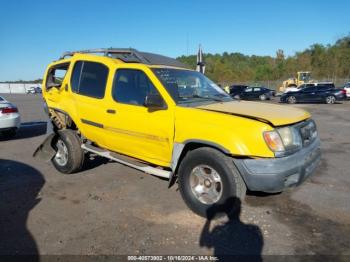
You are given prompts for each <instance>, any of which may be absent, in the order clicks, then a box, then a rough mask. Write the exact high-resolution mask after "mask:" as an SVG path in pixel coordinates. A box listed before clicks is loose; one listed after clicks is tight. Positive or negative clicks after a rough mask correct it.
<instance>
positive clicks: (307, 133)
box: [299, 120, 317, 147]
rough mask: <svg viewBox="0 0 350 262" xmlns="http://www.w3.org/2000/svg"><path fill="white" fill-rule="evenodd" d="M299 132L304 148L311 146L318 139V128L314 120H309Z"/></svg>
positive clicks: (302, 125)
mask: <svg viewBox="0 0 350 262" xmlns="http://www.w3.org/2000/svg"><path fill="white" fill-rule="evenodd" d="M299 132H300V136H301V140H302V143H303V146H304V147H306V146H308V145H309V144H311V143H312V142H313V141H314V140H315V139H316V137H317V128H316V124H315V122H314V121H313V120H308V121H306V122H304V123H303V124H301V125H300V127H299Z"/></svg>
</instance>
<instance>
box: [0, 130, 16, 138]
mask: <svg viewBox="0 0 350 262" xmlns="http://www.w3.org/2000/svg"><path fill="white" fill-rule="evenodd" d="M1 134H2V136H3V137H4V138H6V139H10V138H14V137H15V136H16V135H17V128H13V129H9V130H5V131H2V132H1Z"/></svg>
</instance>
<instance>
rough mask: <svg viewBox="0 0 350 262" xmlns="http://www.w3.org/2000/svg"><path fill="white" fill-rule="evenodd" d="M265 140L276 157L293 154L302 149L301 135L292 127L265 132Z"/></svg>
mask: <svg viewBox="0 0 350 262" xmlns="http://www.w3.org/2000/svg"><path fill="white" fill-rule="evenodd" d="M264 139H265V141H266V144H267V145H268V147H269V148H270V149H271V150H272V151H273V152H275V153H276V156H277V155H279V156H282V155H285V154H286V153H289V152H290V153H292V152H294V151H295V150H297V149H299V148H301V147H302V142H301V137H300V134H299V132H298V130H297V129H296V128H294V127H292V126H288V127H282V128H277V129H275V130H272V131H267V132H264Z"/></svg>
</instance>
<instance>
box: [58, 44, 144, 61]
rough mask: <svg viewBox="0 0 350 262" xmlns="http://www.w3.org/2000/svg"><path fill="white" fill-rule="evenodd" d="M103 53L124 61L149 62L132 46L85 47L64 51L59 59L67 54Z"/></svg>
mask: <svg viewBox="0 0 350 262" xmlns="http://www.w3.org/2000/svg"><path fill="white" fill-rule="evenodd" d="M76 53H79V54H103V55H104V56H110V57H111V56H113V58H119V59H121V60H122V61H124V60H125V61H124V62H141V63H149V61H145V59H144V58H143V57H142V55H141V54H140V53H139V52H138V51H137V50H136V49H133V48H96V49H86V50H79V51H72V52H65V53H63V54H62V55H61V57H60V59H64V58H66V57H67V56H73V55H74V54H76Z"/></svg>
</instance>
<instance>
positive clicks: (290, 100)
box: [287, 96, 297, 104]
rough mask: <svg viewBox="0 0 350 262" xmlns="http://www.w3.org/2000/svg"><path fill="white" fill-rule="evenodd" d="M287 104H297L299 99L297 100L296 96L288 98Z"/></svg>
mask: <svg viewBox="0 0 350 262" xmlns="http://www.w3.org/2000/svg"><path fill="white" fill-rule="evenodd" d="M287 102H288V104H295V103H296V102H297V99H296V98H295V96H290V97H288V98H287Z"/></svg>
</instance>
